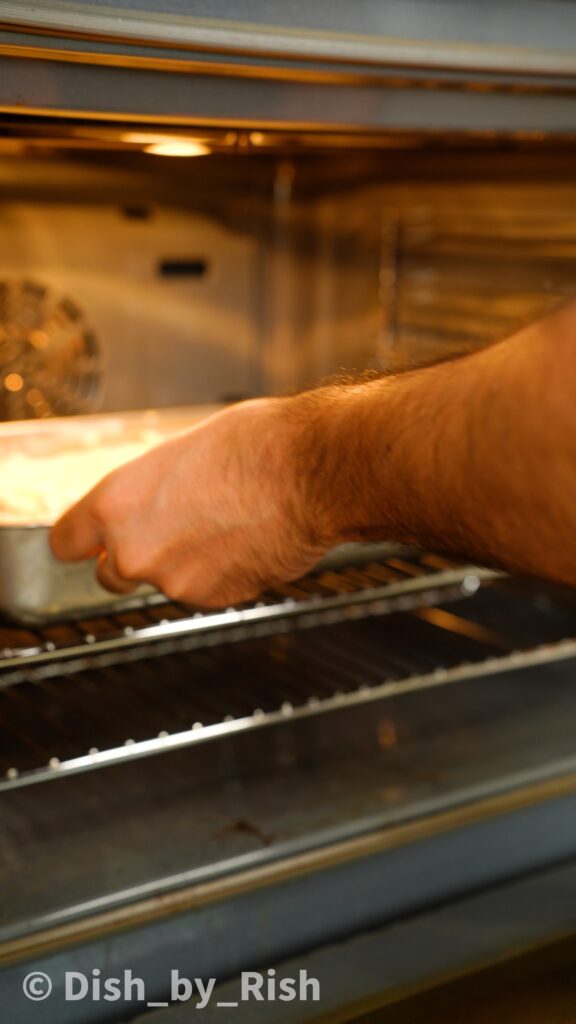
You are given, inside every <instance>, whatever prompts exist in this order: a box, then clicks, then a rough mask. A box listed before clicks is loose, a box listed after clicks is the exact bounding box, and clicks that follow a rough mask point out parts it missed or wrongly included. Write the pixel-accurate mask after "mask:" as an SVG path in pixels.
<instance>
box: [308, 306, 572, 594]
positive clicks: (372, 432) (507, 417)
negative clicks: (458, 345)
mask: <svg viewBox="0 0 576 1024" xmlns="http://www.w3.org/2000/svg"><path fill="white" fill-rule="evenodd" d="M575 384H576V309H575V308H574V307H573V306H572V307H566V308H564V309H562V310H559V311H557V312H556V313H555V314H554V315H552V316H551V317H548V318H547V319H546V320H543V321H541V322H540V323H538V324H535V325H532V326H531V327H529V328H526V329H525V330H523V331H521V332H519V333H518V334H517V335H515V336H514V337H513V338H510V339H508V340H507V341H505V342H502V343H501V344H499V345H495V346H493V347H492V348H489V349H486V350H483V351H482V352H478V353H475V354H474V355H471V356H468V357H465V358H462V359H458V360H455V361H453V362H449V363H443V364H440V365H438V366H434V367H430V368H427V369H423V370H417V371H414V372H411V373H407V374H402V375H398V376H395V377H384V378H380V379H377V380H374V381H371V382H369V383H366V384H359V385H356V386H352V387H348V388H338V387H336V388H327V389H320V390H319V391H317V392H313V393H311V394H309V395H303V396H301V397H300V399H297V400H295V403H294V404H293V405H292V407H291V416H292V418H293V419H294V420H295V421H297V420H299V421H300V423H301V425H302V429H301V430H300V433H299V441H298V450H299V465H300V479H301V491H302V499H303V501H304V502H308V503H309V504H310V506H311V507H312V508H313V509H314V521H315V522H316V523H317V525H318V530H319V533H321V534H323V535H325V536H326V537H328V536H330V537H331V539H332V540H351V539H361V538H369V539H380V538H385V539H388V540H394V541H400V542H406V543H415V544H418V545H428V546H432V547H436V548H437V549H442V550H444V551H446V552H452V553H454V554H457V555H462V556H465V557H468V558H473V559H475V560H477V561H479V562H484V563H492V564H496V565H500V566H502V567H504V568H507V569H511V570H517V571H520V572H526V573H531V574H535V575H539V576H545V577H549V578H552V579H556V580H561V581H565V582H570V583H576V400H575V395H574V391H575ZM304 425H305V426H304Z"/></svg>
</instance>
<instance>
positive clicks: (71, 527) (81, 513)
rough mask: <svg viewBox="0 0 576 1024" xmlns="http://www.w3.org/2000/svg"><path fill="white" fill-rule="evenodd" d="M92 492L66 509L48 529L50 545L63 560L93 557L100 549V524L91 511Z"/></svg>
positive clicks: (69, 560) (81, 559)
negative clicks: (50, 528) (49, 529)
mask: <svg viewBox="0 0 576 1024" xmlns="http://www.w3.org/2000/svg"><path fill="white" fill-rule="evenodd" d="M92 495H93V492H91V493H90V494H87V495H86V497H85V498H82V500H81V501H79V502H78V503H77V504H76V505H73V506H72V508H70V509H68V511H67V512H65V513H64V515H63V516H62V517H61V518H60V519H59V520H58V522H57V523H55V525H54V526H53V527H52V530H51V531H50V546H51V548H52V551H53V553H54V554H55V555H56V558H59V559H60V560H61V561H63V562H81V561H83V559H85V558H94V557H95V555H97V554H98V552H99V551H101V550H102V547H103V540H104V538H103V537H102V531H101V527H100V524H99V523H98V521H97V519H96V516H95V515H94V511H93V503H92Z"/></svg>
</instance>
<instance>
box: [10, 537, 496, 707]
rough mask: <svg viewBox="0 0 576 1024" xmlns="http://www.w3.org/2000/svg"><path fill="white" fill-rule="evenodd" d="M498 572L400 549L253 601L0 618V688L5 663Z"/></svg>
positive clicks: (303, 623)
mask: <svg viewBox="0 0 576 1024" xmlns="http://www.w3.org/2000/svg"><path fill="white" fill-rule="evenodd" d="M495 576H496V574H495V573H494V572H492V571H490V570H488V569H480V568H471V567H470V566H461V565H456V564H455V563H453V562H449V561H447V560H446V559H444V558H441V557H439V556H435V555H427V554H421V555H420V554H411V555H409V554H404V553H403V554H402V557H394V556H393V557H390V558H388V559H387V560H386V561H368V562H366V563H365V564H362V565H361V566H357V565H352V566H348V567H344V568H340V569H338V570H334V569H327V570H325V571H322V572H319V573H316V574H313V575H310V576H307V577H305V578H303V579H300V580H297V581H296V582H294V583H290V584H286V585H285V586H283V587H281V588H279V589H277V590H274V591H271V592H269V593H267V594H265V595H264V596H263V598H262V600H260V601H258V602H256V603H255V604H249V605H244V606H241V607H238V608H228V609H226V610H224V611H215V612H214V611H212V612H201V611H198V610H195V609H192V608H189V607H187V606H185V605H182V604H177V603H174V602H164V601H162V602H161V603H153V604H147V605H145V606H143V607H140V608H138V609H135V610H133V611H128V612H123V613H121V614H120V613H119V614H111V615H107V616H102V615H101V616H99V617H98V618H85V619H82V620H78V621H67V622H64V623H58V624H52V625H48V626H43V627H41V628H40V627H38V628H32V627H26V628H23V629H22V628H20V629H19V628H15V627H14V626H13V625H9V624H5V625H4V626H2V625H1V624H0V688H1V687H2V686H3V685H4V686H5V685H7V684H8V683H11V682H13V681H14V679H15V678H16V677H15V676H14V675H13V674H11V675H9V676H7V675H6V673H7V671H8V670H15V669H18V668H20V667H22V666H24V667H25V668H26V670H28V669H29V668H30V667H31V666H32V665H39V664H47V663H50V662H52V663H57V664H58V665H61V663H62V662H63V661H64V660H66V659H78V658H82V657H86V656H87V655H89V656H90V657H94V656H96V655H99V654H108V655H110V656H113V657H116V658H120V659H121V660H122V659H123V658H124V656H125V654H126V652H127V651H128V650H131V651H132V652H133V655H134V654H135V653H136V651H137V649H140V650H141V651H142V655H143V656H145V657H150V656H151V653H166V651H168V650H171V649H172V647H173V645H174V643H175V642H176V643H178V644H179V647H180V649H182V646H183V645H185V647H186V649H191V648H193V647H203V646H211V645H213V644H215V643H218V644H220V643H225V642H230V641H234V640H241V639H244V638H246V637H248V636H264V635H270V634H272V633H275V632H283V631H285V630H286V629H296V628H298V629H303V628H310V627H313V626H318V625H327V624H334V623H337V622H346V621H350V619H354V618H366V617H370V616H373V615H382V614H384V613H386V612H391V611H398V610H406V609H409V608H411V607H413V606H414V605H415V604H430V603H435V602H437V601H438V600H440V598H442V597H444V598H448V597H460V596H466V595H469V594H473V593H474V592H475V591H476V589H477V588H478V587H479V586H480V584H481V583H482V582H483V581H485V580H490V579H492V578H494V577H495Z"/></svg>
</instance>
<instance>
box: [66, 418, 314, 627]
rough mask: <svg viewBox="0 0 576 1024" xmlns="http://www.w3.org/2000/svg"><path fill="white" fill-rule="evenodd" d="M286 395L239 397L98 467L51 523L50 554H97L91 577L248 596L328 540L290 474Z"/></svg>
mask: <svg viewBox="0 0 576 1024" xmlns="http://www.w3.org/2000/svg"><path fill="white" fill-rule="evenodd" d="M290 401H291V400H290V399H258V400H256V401H251V402H243V403H240V404H239V405H236V406H233V407H232V408H230V409H227V410H225V411H223V412H221V413H217V414H216V415H215V416H212V417H210V418H209V419H207V420H205V421H204V422H203V423H201V424H199V425H198V426H197V427H195V428H193V429H192V430H191V431H189V432H188V433H186V434H184V435H181V436H179V437H177V438H175V439H173V440H170V441H167V442H165V443H164V444H160V445H158V446H157V447H156V448H154V449H152V450H151V451H149V452H147V453H146V454H145V455H142V456H141V457H140V458H137V459H134V461H132V462H129V463H127V464H126V465H125V466H122V467H120V468H119V469H117V470H115V471H114V472H113V473H111V474H110V475H109V476H107V477H105V478H104V480H102V481H101V482H100V483H99V484H98V485H97V486H96V487H95V488H94V489H93V490H92V491H91V492H90V493H89V494H87V495H86V496H85V497H84V498H82V500H81V501H80V502H78V504H76V505H75V506H74V507H73V508H71V509H70V510H69V511H68V512H66V513H65V515H64V516H63V517H62V518H61V519H60V520H59V521H58V522H57V523H56V525H55V526H54V528H53V530H52V534H51V544H52V549H53V551H54V554H55V555H56V557H57V558H60V559H63V560H64V561H81V560H83V559H87V558H93V557H95V556H96V555H98V556H99V557H98V566H97V576H98V579H99V581H100V583H101V584H102V585H103V586H104V587H106V588H107V589H108V590H112V591H114V592H116V593H122V594H123V593H129V592H130V591H132V590H134V589H135V588H136V587H137V586H138V584H139V583H142V582H146V583H151V584H153V585H154V586H155V587H157V588H158V589H159V590H161V591H163V592H164V593H165V594H166V596H167V597H169V598H171V599H172V600H177V601H184V602H187V603H190V604H195V605H200V606H203V607H222V606H228V605H232V604H237V603H239V602H242V601H248V600H251V599H253V598H255V597H257V596H258V594H259V593H260V592H261V591H262V590H264V589H265V588H266V587H269V586H272V585H274V584H277V583H280V582H285V581H287V580H290V579H295V578H296V577H298V576H300V575H302V574H303V573H305V572H306V571H308V570H309V569H311V568H312V567H313V566H314V565H315V564H316V562H317V561H318V560H319V558H320V557H321V556H322V554H323V553H324V552H325V551H326V550H327V549H328V548H329V547H330V546H331V538H330V536H329V535H328V533H324V532H323V531H322V530H320V529H319V524H318V523H317V522H316V523H313V522H312V519H313V516H312V510H311V509H309V508H308V505H307V501H306V496H305V493H304V490H305V488H303V486H302V480H300V479H299V471H298V465H297V461H298V460H297V455H296V454H295V453H296V447H295V441H296V434H297V431H298V427H297V424H296V423H295V422H294V421H293V419H291V417H290V416H286V415H285V412H284V410H285V403H286V402H288V403H289V402H290Z"/></svg>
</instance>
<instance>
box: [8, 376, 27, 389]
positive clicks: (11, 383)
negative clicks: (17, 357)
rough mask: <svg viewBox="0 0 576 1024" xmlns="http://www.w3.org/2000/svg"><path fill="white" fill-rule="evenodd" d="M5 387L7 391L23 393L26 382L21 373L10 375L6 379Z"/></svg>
mask: <svg viewBox="0 0 576 1024" xmlns="http://www.w3.org/2000/svg"><path fill="white" fill-rule="evenodd" d="M4 387H5V388H6V391H22V388H23V387H24V381H23V379H22V377H21V376H20V374H19V373H9V374H8V376H7V377H4Z"/></svg>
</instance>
